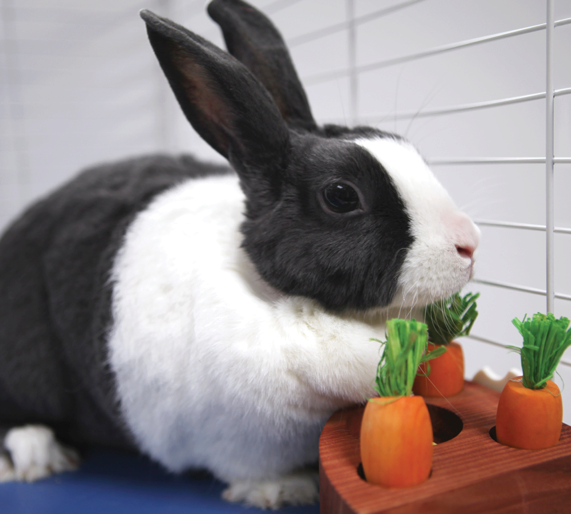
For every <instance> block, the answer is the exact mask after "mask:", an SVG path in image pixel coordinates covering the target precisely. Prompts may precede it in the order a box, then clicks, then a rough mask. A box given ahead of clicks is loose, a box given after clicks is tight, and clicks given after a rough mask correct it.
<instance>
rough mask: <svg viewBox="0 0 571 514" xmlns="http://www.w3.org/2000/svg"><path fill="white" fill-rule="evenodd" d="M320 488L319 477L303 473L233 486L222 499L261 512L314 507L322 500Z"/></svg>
mask: <svg viewBox="0 0 571 514" xmlns="http://www.w3.org/2000/svg"><path fill="white" fill-rule="evenodd" d="M318 484H319V475H318V473H316V472H312V471H300V472H297V473H291V474H289V475H285V476H282V477H278V478H275V479H271V480H260V481H252V480H243V481H236V482H232V483H231V484H230V485H229V487H228V488H227V489H225V490H224V492H223V493H222V497H223V498H224V499H225V500H227V501H229V502H242V503H245V504H246V505H251V506H254V507H259V508H261V509H279V508H280V507H282V506H283V505H307V504H311V503H315V502H316V501H318V500H319V487H318Z"/></svg>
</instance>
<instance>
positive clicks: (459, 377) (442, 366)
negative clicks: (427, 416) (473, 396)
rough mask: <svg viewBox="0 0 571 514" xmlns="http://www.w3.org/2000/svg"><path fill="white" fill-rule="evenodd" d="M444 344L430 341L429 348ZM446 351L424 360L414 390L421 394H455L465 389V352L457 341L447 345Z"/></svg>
mask: <svg viewBox="0 0 571 514" xmlns="http://www.w3.org/2000/svg"><path fill="white" fill-rule="evenodd" d="M440 346H443V345H438V344H434V343H432V342H429V343H428V350H429V351H431V350H434V349H436V348H439V347H440ZM445 347H446V352H444V353H443V354H442V355H440V356H439V357H436V358H434V359H432V360H431V361H430V362H429V363H428V362H423V363H422V364H421V365H420V371H419V373H418V375H417V376H416V379H415V381H414V385H413V387H412V390H413V392H414V394H419V395H421V396H426V397H432V396H454V395H455V394H458V393H460V392H461V391H462V389H464V352H463V351H462V346H460V345H459V344H458V343H456V342H454V341H453V342H451V343H448V344H447V345H445ZM429 370H430V373H429Z"/></svg>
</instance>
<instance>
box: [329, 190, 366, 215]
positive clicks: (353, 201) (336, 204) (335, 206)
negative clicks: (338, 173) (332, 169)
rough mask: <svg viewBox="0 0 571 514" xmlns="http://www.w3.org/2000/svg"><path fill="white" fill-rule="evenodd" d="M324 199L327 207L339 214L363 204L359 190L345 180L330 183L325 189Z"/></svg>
mask: <svg viewBox="0 0 571 514" xmlns="http://www.w3.org/2000/svg"><path fill="white" fill-rule="evenodd" d="M323 199H324V200H325V206H326V207H327V209H329V210H330V211H333V212H335V213H338V214H345V213H347V212H352V211H355V210H357V209H358V208H359V207H360V205H361V202H360V200H359V194H358V193H357V191H355V189H354V188H353V187H352V186H350V185H349V184H345V183H343V182H335V183H333V184H329V185H328V186H327V187H326V188H325V189H324V190H323Z"/></svg>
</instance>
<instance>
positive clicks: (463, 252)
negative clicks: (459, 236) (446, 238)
mask: <svg viewBox="0 0 571 514" xmlns="http://www.w3.org/2000/svg"><path fill="white" fill-rule="evenodd" d="M456 251H457V252H458V254H459V255H460V257H467V258H468V259H471V258H472V257H473V256H474V252H475V251H476V248H475V247H474V246H469V245H464V246H458V245H456Z"/></svg>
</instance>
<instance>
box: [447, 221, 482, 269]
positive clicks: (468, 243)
mask: <svg viewBox="0 0 571 514" xmlns="http://www.w3.org/2000/svg"><path fill="white" fill-rule="evenodd" d="M454 225H455V227H454V229H453V230H454V236H453V238H454V240H455V241H454V246H455V247H456V251H457V252H458V255H460V257H465V258H468V259H470V260H472V261H473V260H474V253H475V252H476V249H477V248H478V244H479V242H480V229H479V228H478V227H477V226H476V225H475V224H474V222H473V221H472V220H471V219H470V218H469V217H468V216H467V215H466V214H464V213H459V214H458V216H457V217H456V220H455V224H454Z"/></svg>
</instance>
